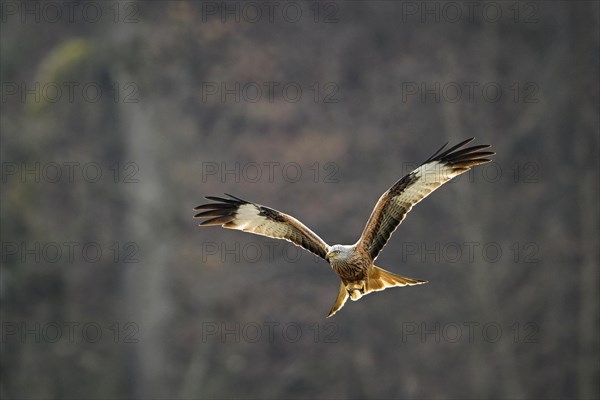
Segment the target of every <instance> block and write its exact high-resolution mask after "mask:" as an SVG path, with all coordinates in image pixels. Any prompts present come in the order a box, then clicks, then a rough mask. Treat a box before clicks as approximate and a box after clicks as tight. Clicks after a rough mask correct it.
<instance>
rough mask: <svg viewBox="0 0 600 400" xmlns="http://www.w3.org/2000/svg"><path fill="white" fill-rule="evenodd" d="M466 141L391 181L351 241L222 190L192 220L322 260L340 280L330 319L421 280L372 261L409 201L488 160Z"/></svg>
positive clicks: (402, 214)
mask: <svg viewBox="0 0 600 400" xmlns="http://www.w3.org/2000/svg"><path fill="white" fill-rule="evenodd" d="M472 140H473V138H471V139H467V140H465V141H463V142H461V143H459V144H457V145H456V146H453V147H451V148H449V149H447V150H445V151H443V152H442V150H444V148H445V147H446V145H447V143H446V145H444V146H442V147H441V148H440V149H439V150H438V151H437V152H435V153H434V154H433V155H432V156H431V157H429V159H427V160H426V161H425V162H424V163H423V164H421V166H419V167H418V168H416V169H415V170H414V171H412V172H411V173H409V174H408V175H406V176H404V177H403V178H402V179H400V180H399V181H398V182H396V183H395V184H394V185H393V186H392V187H391V188H390V189H389V190H388V191H386V192H385V193H384V194H383V195H382V196H381V197H380V198H379V201H377V204H376V205H375V208H374V209H373V212H372V213H371V216H370V217H369V220H368V221H367V224H366V226H365V228H364V230H363V232H362V235H361V236H360V238H359V239H358V241H357V242H356V243H355V244H353V245H334V246H329V245H327V243H325V242H324V241H323V240H322V239H321V238H320V237H319V236H318V235H317V234H315V233H314V232H313V231H311V230H310V229H308V228H307V227H306V226H305V225H304V224H302V223H301V222H300V221H298V220H297V219H295V218H293V217H291V216H290V215H287V214H284V213H282V212H280V211H277V210H274V209H272V208H269V207H265V206H261V205H259V204H255V203H251V202H248V201H245V200H242V199H240V198H237V197H235V196H232V195H230V194H226V196H228V197H229V198H221V197H212V196H208V197H206V198H207V199H209V200H212V201H214V203H209V204H203V205H200V206H198V207H196V208H195V210H204V211H202V212H200V213H198V214H196V215H195V216H194V218H209V219H207V220H205V221H203V222H202V223H201V224H200V225H201V226H207V225H220V226H222V227H224V228H230V229H239V230H242V231H245V232H251V233H255V234H258V235H263V236H268V237H272V238H277V239H285V240H288V241H290V242H292V243H294V244H295V245H297V246H300V247H302V248H304V249H306V250H308V251H310V252H312V253H314V254H316V255H317V256H319V257H321V258H323V259H324V260H326V261H328V262H329V263H330V264H331V267H332V269H333V270H334V272H335V273H336V274H337V275H338V276H339V277H340V279H341V281H342V282H341V284H340V290H339V292H338V297H337V299H336V301H335V304H334V305H333V307H332V308H331V311H330V312H329V315H328V317H331V316H332V315H333V314H335V313H336V312H337V311H338V310H339V309H340V308H342V307H343V306H344V304H345V302H346V300H347V299H348V297H350V298H351V299H352V300H354V301H356V300H358V299H360V298H361V297H362V296H364V295H366V294H368V293H370V292H373V291H380V290H384V289H386V288H388V287H395V286H412V285H418V284H422V283H426V281H422V280H417V279H411V278H406V277H403V276H400V275H396V274H393V273H391V272H389V271H386V270H384V269H382V268H379V267H376V266H375V264H374V261H375V259H376V258H377V256H378V255H379V252H380V251H381V249H382V248H383V247H384V246H385V244H386V243H387V241H388V239H389V238H390V236H391V235H392V233H393V232H394V231H395V230H396V228H397V227H398V225H399V224H400V223H401V222H402V220H404V218H405V217H406V214H407V213H408V212H409V211H410V210H411V209H412V207H413V206H414V205H415V204H417V203H418V202H419V201H421V200H423V199H424V198H425V197H427V196H428V195H429V194H430V193H431V192H433V191H434V190H435V189H437V188H438V187H440V186H441V185H443V184H444V183H446V182H448V181H449V180H450V179H452V178H454V177H455V176H458V175H460V174H462V173H464V172H466V171H468V170H469V169H471V168H472V167H474V166H476V165H480V164H484V163H487V162H489V161H490V159H489V158H487V157H490V156H492V155H494V154H495V153H493V152H491V151H481V150H483V149H486V148H488V147H490V146H489V145H479V146H472V147H468V148H464V149H461V148H462V147H463V146H464V145H465V144H467V143H469V142H471V141H472Z"/></svg>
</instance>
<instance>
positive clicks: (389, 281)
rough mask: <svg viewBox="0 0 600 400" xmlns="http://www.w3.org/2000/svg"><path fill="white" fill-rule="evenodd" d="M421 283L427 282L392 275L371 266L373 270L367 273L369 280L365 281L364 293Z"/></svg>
mask: <svg viewBox="0 0 600 400" xmlns="http://www.w3.org/2000/svg"><path fill="white" fill-rule="evenodd" d="M423 283H427V281H422V280H419V279H412V278H407V277H405V276H400V275H396V274H392V273H391V272H389V271H386V270H385V269H383V268H379V267H376V266H373V269H371V271H370V272H369V280H368V281H367V290H366V291H365V294H367V293H370V292H374V291H379V290H384V289H387V288H389V287H394V286H413V285H421V284H423Z"/></svg>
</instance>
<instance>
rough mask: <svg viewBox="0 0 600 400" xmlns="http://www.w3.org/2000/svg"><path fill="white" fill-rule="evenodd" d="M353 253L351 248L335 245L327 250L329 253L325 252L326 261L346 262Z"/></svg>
mask: <svg viewBox="0 0 600 400" xmlns="http://www.w3.org/2000/svg"><path fill="white" fill-rule="evenodd" d="M353 252H354V248H353V246H348V245H344V244H336V245H333V246H331V247H330V248H329V251H328V252H327V260H329V262H331V261H335V260H347V259H348V258H350V256H352V253H353Z"/></svg>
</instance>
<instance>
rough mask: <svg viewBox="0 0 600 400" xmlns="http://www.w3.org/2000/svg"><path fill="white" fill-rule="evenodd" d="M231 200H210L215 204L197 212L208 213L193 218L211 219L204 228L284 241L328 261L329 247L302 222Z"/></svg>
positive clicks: (236, 199) (240, 201)
mask: <svg viewBox="0 0 600 400" xmlns="http://www.w3.org/2000/svg"><path fill="white" fill-rule="evenodd" d="M225 194H226V195H227V196H228V197H229V199H224V198H221V197H213V196H207V197H206V198H207V199H208V200H213V201H215V202H216V203H210V204H203V205H200V206H198V207H196V208H194V210H207V211H203V212H201V213H198V214H196V215H195V216H194V218H209V217H210V219H208V220H206V221H203V222H202V223H201V224H200V226H203V225H221V226H222V227H223V228H229V229H239V230H242V231H244V232H251V233H256V234H257V235H262V236H267V237H271V238H276V239H285V240H287V241H290V242H292V243H294V244H295V245H296V246H300V247H302V248H304V249H306V250H308V251H310V252H312V253H314V254H316V255H318V256H319V257H321V258H322V259H326V255H327V251H328V250H329V246H328V245H327V243H325V242H324V241H323V239H321V238H320V237H319V236H318V235H317V234H315V233H314V232H313V231H311V230H310V229H308V228H307V227H306V226H305V225H304V224H303V223H302V222H300V221H298V220H297V219H296V218H294V217H291V216H289V215H287V214H284V213H282V212H279V211H277V210H273V209H272V208H269V207H265V206H261V205H260V204H255V203H250V202H248V201H245V200H242V199H239V198H237V197H235V196H232V195H230V194H227V193H225Z"/></svg>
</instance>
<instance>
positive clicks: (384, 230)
mask: <svg viewBox="0 0 600 400" xmlns="http://www.w3.org/2000/svg"><path fill="white" fill-rule="evenodd" d="M473 139H474V138H470V139H467V140H465V141H464V142H461V143H459V144H457V145H456V146H454V147H451V148H450V149H448V150H446V151H444V152H443V153H442V150H444V148H445V147H446V145H448V143H446V144H445V145H443V146H442V147H441V148H440V149H439V150H438V151H436V152H435V153H434V154H433V155H432V156H431V157H429V159H428V160H427V161H425V162H424V163H423V164H421V166H420V167H419V168H417V169H415V170H414V171H412V172H411V173H409V174H408V175H406V176H405V177H403V178H402V179H400V180H399V181H398V182H396V183H395V184H394V186H392V187H391V188H390V189H389V190H388V191H387V192H385V193H384V194H383V195H382V196H381V197H380V198H379V201H377V204H376V205H375V208H374V209H373V212H372V213H371V216H370V217H369V221H368V222H367V225H366V226H365V229H364V230H363V233H362V235H361V237H360V239H359V240H358V242H357V244H356V245H357V249H359V250H360V251H364V252H366V253H367V254H369V255H370V256H371V258H372V259H373V260H375V258H376V257H377V256H378V255H379V252H380V251H381V249H382V248H383V246H385V244H386V243H387V241H388V239H389V238H390V236H391V235H392V233H393V232H394V231H395V230H396V228H397V227H398V225H399V224H400V222H402V220H403V219H404V218H405V217H406V214H407V213H408V212H409V211H410V209H411V208H412V207H413V206H414V205H415V204H417V203H418V202H420V201H421V200H423V199H424V198H425V197H427V196H428V195H429V194H430V193H431V192H433V191H434V190H435V189H437V188H439V187H440V186H442V185H443V184H444V183H446V182H448V181H449V180H450V179H452V178H454V177H455V176H458V175H460V174H462V173H464V172H467V171H468V170H470V169H471V167H474V166H476V165H479V164H484V163H487V162H489V161H490V160H489V159H488V158H486V157H488V156H492V155H494V154H496V153H494V152H491V151H480V150H482V149H486V148H488V147H490V146H489V145H480V146H472V147H467V148H465V149H462V150H461V147H463V146H464V145H465V144H467V143H469V142H471V141H472V140H473Z"/></svg>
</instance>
